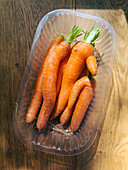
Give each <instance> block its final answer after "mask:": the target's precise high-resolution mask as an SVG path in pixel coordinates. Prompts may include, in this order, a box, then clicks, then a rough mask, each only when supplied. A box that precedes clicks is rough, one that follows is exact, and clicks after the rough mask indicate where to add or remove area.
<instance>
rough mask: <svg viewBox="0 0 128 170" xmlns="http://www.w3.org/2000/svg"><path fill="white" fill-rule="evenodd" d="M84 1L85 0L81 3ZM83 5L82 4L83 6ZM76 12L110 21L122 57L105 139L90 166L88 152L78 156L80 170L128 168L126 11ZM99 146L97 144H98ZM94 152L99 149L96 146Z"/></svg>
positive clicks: (108, 109) (110, 99) (118, 60)
mask: <svg viewBox="0 0 128 170" xmlns="http://www.w3.org/2000/svg"><path fill="white" fill-rule="evenodd" d="M81 2H83V1H81ZM81 6H82V5H81ZM76 10H78V11H82V12H85V13H89V14H93V15H96V16H99V17H102V18H104V19H106V20H107V21H109V22H110V24H112V26H113V27H114V29H115V30H116V32H117V35H118V49H119V50H118V54H117V57H116V61H115V65H114V69H113V73H112V79H111V83H110V91H111V93H110V92H109V93H108V100H107V103H106V105H107V106H108V107H106V109H105V110H104V112H106V118H105V122H104V125H103V128H102V129H101V137H100V140H99V143H98V147H97V150H92V152H96V154H95V156H94V157H92V160H91V161H90V162H88V163H84V162H86V160H85V161H84V157H85V156H84V155H86V153H84V154H83V155H82V156H77V161H78V163H77V165H78V166H77V169H89V170H94V169H100V170H102V169H104V170H107V169H127V158H128V125H127V121H128V115H127V112H128V108H127V104H128V97H127V96H128V91H127V83H128V81H127V76H128V69H127V65H128V58H127V54H128V48H127V47H128V35H127V32H128V25H127V20H126V16H125V13H124V11H123V10H121V9H116V10H112V9H111V10H110V9H108V10H101V9H100V10H85V9H83V10H82V9H79V6H78V8H77V7H76ZM94 145H95V144H94ZM94 149H96V148H95V147H94Z"/></svg>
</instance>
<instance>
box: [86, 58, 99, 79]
mask: <svg viewBox="0 0 128 170" xmlns="http://www.w3.org/2000/svg"><path fill="white" fill-rule="evenodd" d="M86 64H87V68H88V70H89V71H90V73H91V74H92V75H93V76H95V75H96V73H97V61H96V57H95V56H89V57H88V58H87V60H86Z"/></svg>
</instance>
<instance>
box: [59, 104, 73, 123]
mask: <svg viewBox="0 0 128 170" xmlns="http://www.w3.org/2000/svg"><path fill="white" fill-rule="evenodd" d="M72 111H73V107H72V108H71V109H68V106H67V107H66V108H65V110H64V111H63V113H62V114H61V117H60V123H61V124H62V125H64V124H66V123H67V122H68V121H69V119H70V117H71V114H72Z"/></svg>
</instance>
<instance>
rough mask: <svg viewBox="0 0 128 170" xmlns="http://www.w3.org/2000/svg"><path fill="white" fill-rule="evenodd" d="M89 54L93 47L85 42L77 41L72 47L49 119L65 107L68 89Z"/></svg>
mask: <svg viewBox="0 0 128 170" xmlns="http://www.w3.org/2000/svg"><path fill="white" fill-rule="evenodd" d="M91 55H93V47H92V45H90V44H89V43H86V42H79V43H77V44H76V45H75V46H74V48H73V49H72V51H71V55H70V58H69V60H68V62H67V65H66V68H65V72H64V75H63V79H62V85H61V90H60V93H59V96H58V98H57V103H56V105H55V108H54V110H53V113H52V116H51V119H54V118H56V117H57V116H58V115H59V114H60V113H61V112H62V111H63V110H64V109H65V107H66V105H67V102H68V98H69V95H70V91H71V89H72V87H73V85H74V83H75V81H76V80H77V78H78V77H79V75H80V73H81V72H82V70H83V68H84V64H85V62H86V59H87V57H89V56H91Z"/></svg>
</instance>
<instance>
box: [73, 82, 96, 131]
mask: <svg viewBox="0 0 128 170" xmlns="http://www.w3.org/2000/svg"><path fill="white" fill-rule="evenodd" d="M91 82H92V86H91V87H89V86H85V87H84V88H83V90H82V91H81V93H80V95H79V98H78V100H77V103H76V106H75V109H74V112H73V116H72V119H71V124H70V127H71V131H72V132H75V131H76V130H77V129H78V128H79V126H80V124H81V122H82V119H83V117H84V115H85V112H86V110H87V108H88V106H89V104H90V102H91V100H92V97H93V94H94V89H95V87H96V81H95V80H94V79H93V80H92V81H91Z"/></svg>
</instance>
